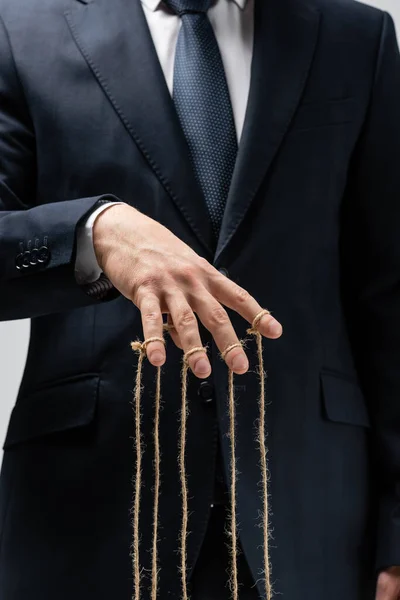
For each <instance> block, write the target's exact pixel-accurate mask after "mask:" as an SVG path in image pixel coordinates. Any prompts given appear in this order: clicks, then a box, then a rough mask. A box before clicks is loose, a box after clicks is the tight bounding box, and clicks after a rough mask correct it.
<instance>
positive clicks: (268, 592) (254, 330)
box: [247, 309, 272, 600]
mask: <svg viewBox="0 0 400 600" xmlns="http://www.w3.org/2000/svg"><path fill="white" fill-rule="evenodd" d="M270 314H271V313H270V311H269V310H267V309H263V310H262V311H260V312H259V313H258V314H257V315H256V316H255V317H254V320H253V323H252V326H251V328H249V329H247V333H248V334H249V335H253V336H255V338H256V344H257V356H258V375H259V379H260V395H259V399H258V408H259V417H258V434H257V442H258V449H259V455H260V471H261V481H260V485H261V499H262V504H263V508H262V513H261V520H262V523H261V525H262V530H263V571H264V585H265V598H266V599H267V600H270V599H271V598H272V583H271V561H270V555H269V540H270V531H269V491H268V481H269V471H268V461H267V454H268V449H267V444H266V427H265V419H266V397H265V387H266V379H267V374H266V372H265V370H264V358H263V342H262V335H261V333H260V332H259V330H258V326H259V324H260V322H261V319H262V318H263V317H264V316H265V315H270Z"/></svg>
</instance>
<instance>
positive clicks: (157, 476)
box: [131, 337, 165, 600]
mask: <svg viewBox="0 0 400 600" xmlns="http://www.w3.org/2000/svg"><path fill="white" fill-rule="evenodd" d="M150 342H162V343H163V344H164V345H165V340H164V339H163V338H159V337H152V338H148V339H147V340H145V341H144V342H140V341H136V342H132V343H131V348H132V350H134V351H135V352H137V353H138V354H139V360H138V366H137V371H136V382H135V396H134V411H135V435H136V474H135V491H134V502H133V520H132V525H133V542H132V559H133V577H134V592H133V600H140V595H141V567H140V554H139V547H140V529H139V522H140V493H141V487H142V458H143V450H142V412H141V394H142V369H143V361H144V359H145V357H146V355H147V345H148V344H149V343H150ZM160 408H161V367H157V379H156V400H155V407H154V411H155V415H154V431H153V438H154V454H155V456H154V505H153V541H152V565H151V600H156V599H157V592H158V573H159V569H158V526H159V500H160V483H161V452H160Z"/></svg>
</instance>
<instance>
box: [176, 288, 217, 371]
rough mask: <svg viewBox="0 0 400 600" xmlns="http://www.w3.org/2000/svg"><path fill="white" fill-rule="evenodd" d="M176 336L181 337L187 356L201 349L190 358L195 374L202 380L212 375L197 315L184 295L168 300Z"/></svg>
mask: <svg viewBox="0 0 400 600" xmlns="http://www.w3.org/2000/svg"><path fill="white" fill-rule="evenodd" d="M166 301H167V305H168V310H169V312H170V314H171V319H172V322H173V324H174V327H175V330H176V334H177V335H178V336H179V339H180V342H181V344H182V348H183V351H184V352H185V354H186V353H187V352H189V351H190V350H194V348H201V350H198V351H197V352H195V353H194V354H192V355H191V356H189V357H188V363H189V366H190V368H191V369H192V371H193V373H194V374H195V375H196V376H197V377H200V378H202V379H204V378H206V377H208V376H209V375H210V373H211V365H210V361H209V360H208V356H207V354H206V352H205V351H204V350H202V348H203V344H202V342H201V337H200V332H199V325H198V322H197V318H196V315H195V314H194V312H193V310H192V308H191V307H190V305H189V303H188V301H187V300H186V298H185V296H184V295H183V294H182V293H175V294H174V295H172V296H171V297H170V299H169V300H168V299H167V300H166Z"/></svg>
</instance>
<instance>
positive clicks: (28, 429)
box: [3, 375, 99, 450]
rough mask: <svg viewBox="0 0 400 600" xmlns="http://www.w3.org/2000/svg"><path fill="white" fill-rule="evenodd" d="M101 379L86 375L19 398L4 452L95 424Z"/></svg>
mask: <svg viewBox="0 0 400 600" xmlns="http://www.w3.org/2000/svg"><path fill="white" fill-rule="evenodd" d="M98 386H99V376H98V375H85V376H82V377H76V378H70V379H68V380H65V381H63V382H62V381H57V382H56V383H54V385H53V384H52V385H49V386H48V387H46V388H43V389H40V390H36V391H34V392H32V393H29V394H27V395H23V396H22V397H20V398H19V399H18V401H17V403H16V405H15V406H14V409H13V411H12V413H11V418H10V422H9V425H8V431H7V435H6V439H5V442H4V446H3V448H4V450H7V449H8V448H11V447H12V446H14V445H16V444H19V443H22V442H27V441H29V440H33V439H35V438H38V437H41V436H44V435H50V434H53V433H57V432H61V431H66V430H68V429H75V428H78V427H83V426H84V425H89V423H91V422H92V421H93V418H94V415H95V410H96V404H97V396H98Z"/></svg>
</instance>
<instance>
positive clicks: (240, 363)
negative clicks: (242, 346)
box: [232, 354, 249, 371]
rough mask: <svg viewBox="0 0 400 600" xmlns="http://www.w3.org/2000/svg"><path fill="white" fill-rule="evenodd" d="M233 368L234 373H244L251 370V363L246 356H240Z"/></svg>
mask: <svg viewBox="0 0 400 600" xmlns="http://www.w3.org/2000/svg"><path fill="white" fill-rule="evenodd" d="M232 368H233V370H234V371H244V370H245V369H248V368H249V361H248V360H247V356H246V355H245V354H238V355H237V356H235V358H234V359H233V361H232Z"/></svg>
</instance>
